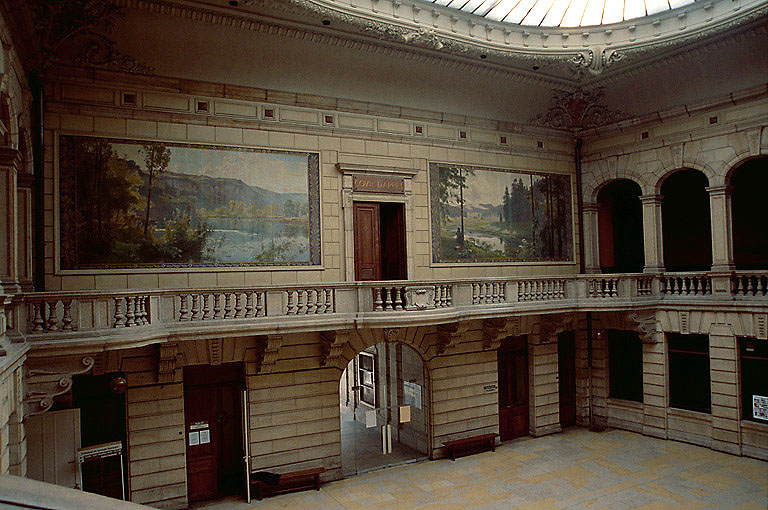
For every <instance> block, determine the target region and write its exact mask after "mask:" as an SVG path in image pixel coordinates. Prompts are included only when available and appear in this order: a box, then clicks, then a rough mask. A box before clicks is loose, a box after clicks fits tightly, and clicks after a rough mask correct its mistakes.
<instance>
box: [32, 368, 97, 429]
mask: <svg viewBox="0 0 768 510" xmlns="http://www.w3.org/2000/svg"><path fill="white" fill-rule="evenodd" d="M94 363H95V360H94V358H93V357H92V356H84V357H82V358H81V359H80V360H79V361H78V362H77V365H76V366H74V367H71V368H62V369H61V370H43V369H29V370H27V372H26V375H25V381H24V382H25V386H26V387H27V388H28V390H27V393H26V396H25V397H24V400H23V402H24V404H26V406H27V407H26V410H25V413H24V415H25V416H35V415H37V414H42V413H44V412H46V411H48V410H49V409H50V408H51V407H53V399H54V398H55V397H57V396H59V395H63V394H65V393H67V392H68V391H70V390H71V389H72V377H74V376H76V375H81V374H85V373H86V372H88V371H90V370H91V369H92V368H93V365H94ZM65 364H66V363H65Z"/></svg>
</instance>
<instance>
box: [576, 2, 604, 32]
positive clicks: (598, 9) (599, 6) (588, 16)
mask: <svg viewBox="0 0 768 510" xmlns="http://www.w3.org/2000/svg"><path fill="white" fill-rule="evenodd" d="M605 4H606V2H605V0H589V2H587V7H586V9H584V16H582V18H581V25H582V26H587V25H599V24H600V22H601V21H602V19H603V8H604V7H605Z"/></svg>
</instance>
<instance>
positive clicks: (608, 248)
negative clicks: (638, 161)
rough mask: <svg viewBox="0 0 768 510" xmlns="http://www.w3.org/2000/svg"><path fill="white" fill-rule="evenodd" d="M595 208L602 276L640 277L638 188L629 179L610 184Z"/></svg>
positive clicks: (639, 207) (640, 206)
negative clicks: (617, 274) (638, 275)
mask: <svg viewBox="0 0 768 510" xmlns="http://www.w3.org/2000/svg"><path fill="white" fill-rule="evenodd" d="M597 207H598V209H597V223H598V229H599V233H598V238H599V243H600V268H601V269H602V271H603V273H642V272H643V265H644V263H645V257H644V254H643V208H642V205H641V204H640V186H638V185H637V183H635V182H633V181H630V180H628V179H620V180H618V181H613V182H611V183H610V184H607V185H606V186H605V187H604V188H603V189H601V190H600V193H598V195H597Z"/></svg>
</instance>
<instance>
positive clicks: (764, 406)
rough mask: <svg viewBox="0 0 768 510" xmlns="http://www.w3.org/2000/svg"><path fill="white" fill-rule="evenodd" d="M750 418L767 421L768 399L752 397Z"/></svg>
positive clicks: (758, 396) (759, 396)
mask: <svg viewBox="0 0 768 510" xmlns="http://www.w3.org/2000/svg"><path fill="white" fill-rule="evenodd" d="M752 417H753V418H757V419H758V420H768V397H763V396H761V395H752Z"/></svg>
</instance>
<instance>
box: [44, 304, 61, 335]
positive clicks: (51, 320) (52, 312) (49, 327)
mask: <svg viewBox="0 0 768 510" xmlns="http://www.w3.org/2000/svg"><path fill="white" fill-rule="evenodd" d="M58 304H59V301H58V300H56V299H54V300H53V301H48V320H46V321H45V330H46V331H56V329H57V328H58V323H59V321H58V319H57V318H56V306H57V305H58Z"/></svg>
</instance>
